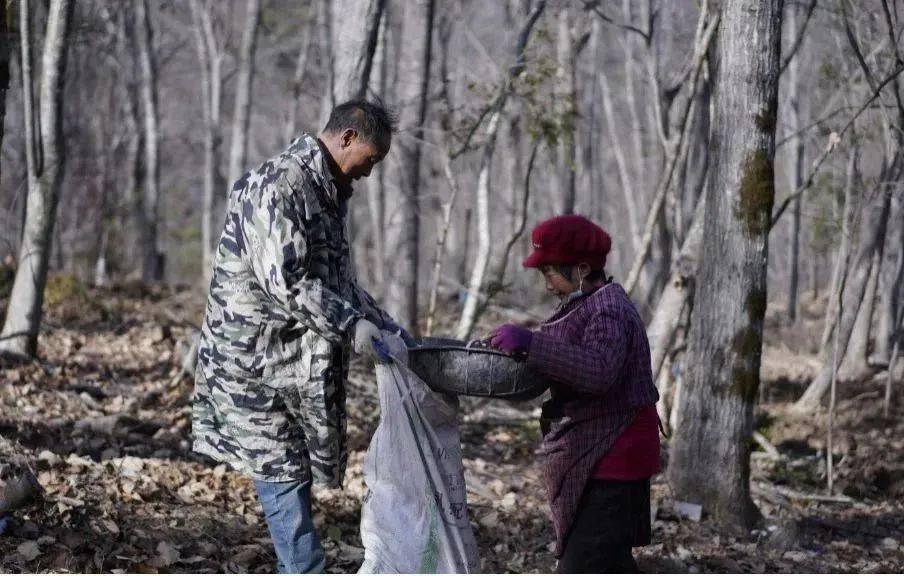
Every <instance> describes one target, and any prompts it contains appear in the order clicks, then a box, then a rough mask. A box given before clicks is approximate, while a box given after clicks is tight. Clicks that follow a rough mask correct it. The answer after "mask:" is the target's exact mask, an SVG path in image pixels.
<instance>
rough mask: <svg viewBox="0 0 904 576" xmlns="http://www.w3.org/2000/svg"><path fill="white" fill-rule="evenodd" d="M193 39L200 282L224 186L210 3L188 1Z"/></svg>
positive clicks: (207, 269) (209, 269) (208, 266)
mask: <svg viewBox="0 0 904 576" xmlns="http://www.w3.org/2000/svg"><path fill="white" fill-rule="evenodd" d="M190 6H191V10H192V16H193V18H194V29H195V40H196V43H197V48H198V59H199V60H200V63H201V93H202V100H203V101H202V106H201V108H202V112H203V118H204V169H203V170H204V172H203V174H204V192H203V199H202V202H201V204H202V209H201V244H202V247H201V254H202V261H203V268H202V274H203V277H202V278H203V280H202V281H203V282H204V283H205V284H206V283H207V281H208V280H209V278H210V276H211V274H212V273H213V244H214V237H213V235H214V233H215V230H214V220H213V218H214V213H215V211H216V199H217V197H218V195H219V194H220V191H221V190H222V189H223V186H221V184H220V183H221V181H222V175H221V173H220V168H219V166H220V107H221V103H222V88H223V81H222V71H221V63H222V59H223V54H222V50H221V49H220V47H219V46H218V45H217V39H216V35H215V33H214V28H213V18H212V15H211V13H210V10H211V7H210V5H209V4H202V2H201V0H192V1H191V4H190Z"/></svg>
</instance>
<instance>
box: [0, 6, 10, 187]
mask: <svg viewBox="0 0 904 576" xmlns="http://www.w3.org/2000/svg"><path fill="white" fill-rule="evenodd" d="M6 4H7V3H6V2H0V144H3V124H4V122H3V120H4V119H5V118H6V91H7V90H9V53H10V50H9V46H10V44H11V43H12V31H11V30H10V29H9V19H8V16H7V13H6V10H7V8H6ZM0 170H2V166H0ZM2 173H3V172H2V171H0V174H2Z"/></svg>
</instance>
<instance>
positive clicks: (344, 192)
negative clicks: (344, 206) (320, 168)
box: [315, 138, 354, 201]
mask: <svg viewBox="0 0 904 576" xmlns="http://www.w3.org/2000/svg"><path fill="white" fill-rule="evenodd" d="M315 140H316V141H317V145H318V146H320V152H321V153H322V154H323V160H324V164H325V165H326V166H325V168H326V170H324V172H325V174H324V177H325V178H326V179H327V180H329V182H332V184H333V186H335V188H336V192H337V193H338V195H339V197H338V198H337V199H336V200H337V201H345V200H348V199H349V198H351V196H352V194H353V193H354V189H353V188H352V186H351V184H350V183H345V182H343V181H342V176H341V173H340V171H339V165H338V164H336V161H335V160H334V159H333V156H332V154H330V150H329V148H327V147H326V144H324V143H323V142H322V141H321V140H320V138H315ZM328 187H329V186H328Z"/></svg>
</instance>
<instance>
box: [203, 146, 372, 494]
mask: <svg viewBox="0 0 904 576" xmlns="http://www.w3.org/2000/svg"><path fill="white" fill-rule="evenodd" d="M345 208H346V206H345V199H344V198H342V195H341V194H340V192H339V189H338V188H337V185H336V183H335V182H334V181H333V179H332V176H331V174H330V171H329V167H328V166H327V163H326V159H325V157H324V154H323V152H322V151H321V149H320V145H319V144H318V142H317V140H316V139H315V138H312V137H311V136H308V135H304V136H302V137H301V138H298V139H296V140H295V141H294V142H293V143H292V144H291V146H290V147H289V148H288V149H287V150H286V151H285V152H283V153H282V154H280V155H279V156H277V157H276V158H273V159H271V160H268V161H267V162H264V163H263V164H262V165H261V166H260V167H259V168H258V169H257V170H254V171H251V172H248V173H246V174H245V175H244V176H242V178H241V179H240V180H239V181H238V182H236V183H235V186H234V187H233V189H232V192H231V193H230V198H229V205H228V209H227V214H226V223H225V226H224V228H223V234H222V236H221V237H220V242H219V245H218V247H217V253H216V260H215V264H214V271H213V278H212V280H211V283H210V293H209V296H208V300H207V310H206V313H205V317H204V324H203V328H202V331H201V341H200V344H199V347H198V367H197V370H196V373H195V396H194V401H193V407H192V409H193V411H192V422H193V432H194V450H195V451H196V452H200V453H202V454H206V455H208V456H210V457H212V458H213V459H214V460H217V461H221V462H227V463H229V464H230V465H232V466H233V467H234V468H236V469H237V470H239V471H242V472H246V473H248V474H250V475H251V476H252V477H253V478H255V479H258V480H267V481H273V482H276V481H287V480H308V479H311V478H312V477H313V480H314V481H315V482H318V483H321V484H326V485H329V486H337V485H340V484H341V482H342V476H343V474H344V471H345V464H346V460H347V457H346V449H345V428H346V415H345V379H346V376H347V374H348V359H349V352H350V346H349V334H348V332H349V329H350V328H351V327H352V326H353V325H354V323H355V322H356V321H357V320H358V319H359V318H361V317H367V318H368V319H370V320H371V321H372V322H374V323H375V324H377V326H382V325H383V324H384V322H385V321H386V320H388V319H389V317H388V316H387V315H386V314H385V313H384V312H382V311H381V310H380V309H379V308H378V307H377V306H376V304H375V303H374V301H373V299H372V298H371V297H370V295H369V294H367V292H365V291H364V290H362V289H361V288H359V287H358V285H357V283H356V282H355V279H354V275H353V271H352V268H351V259H350V255H349V246H348V241H347V239H346V234H345V222H344V217H345Z"/></svg>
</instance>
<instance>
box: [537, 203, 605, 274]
mask: <svg viewBox="0 0 904 576" xmlns="http://www.w3.org/2000/svg"><path fill="white" fill-rule="evenodd" d="M531 242H532V243H533V246H534V251H533V252H532V253H531V255H530V256H528V257H527V259H526V260H525V261H524V264H523V266H524V267H525V268H539V267H540V266H544V265H547V264H554V265H564V266H573V265H576V264H580V263H582V262H586V263H587V264H589V265H590V268H591V269H593V270H601V269H603V268H604V267H605V266H606V256H607V255H608V254H609V250H610V249H611V248H612V238H610V237H609V234H608V233H606V231H605V230H603V229H602V228H600V227H599V226H597V225H596V224H594V223H593V222H592V221H591V220H590V219H588V218H585V217H584V216H579V215H577V214H568V215H566V216H556V217H555V218H550V219H549V220H545V221H543V222H540V223H539V224H537V226H536V228H534V231H533V232H532V233H531Z"/></svg>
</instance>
